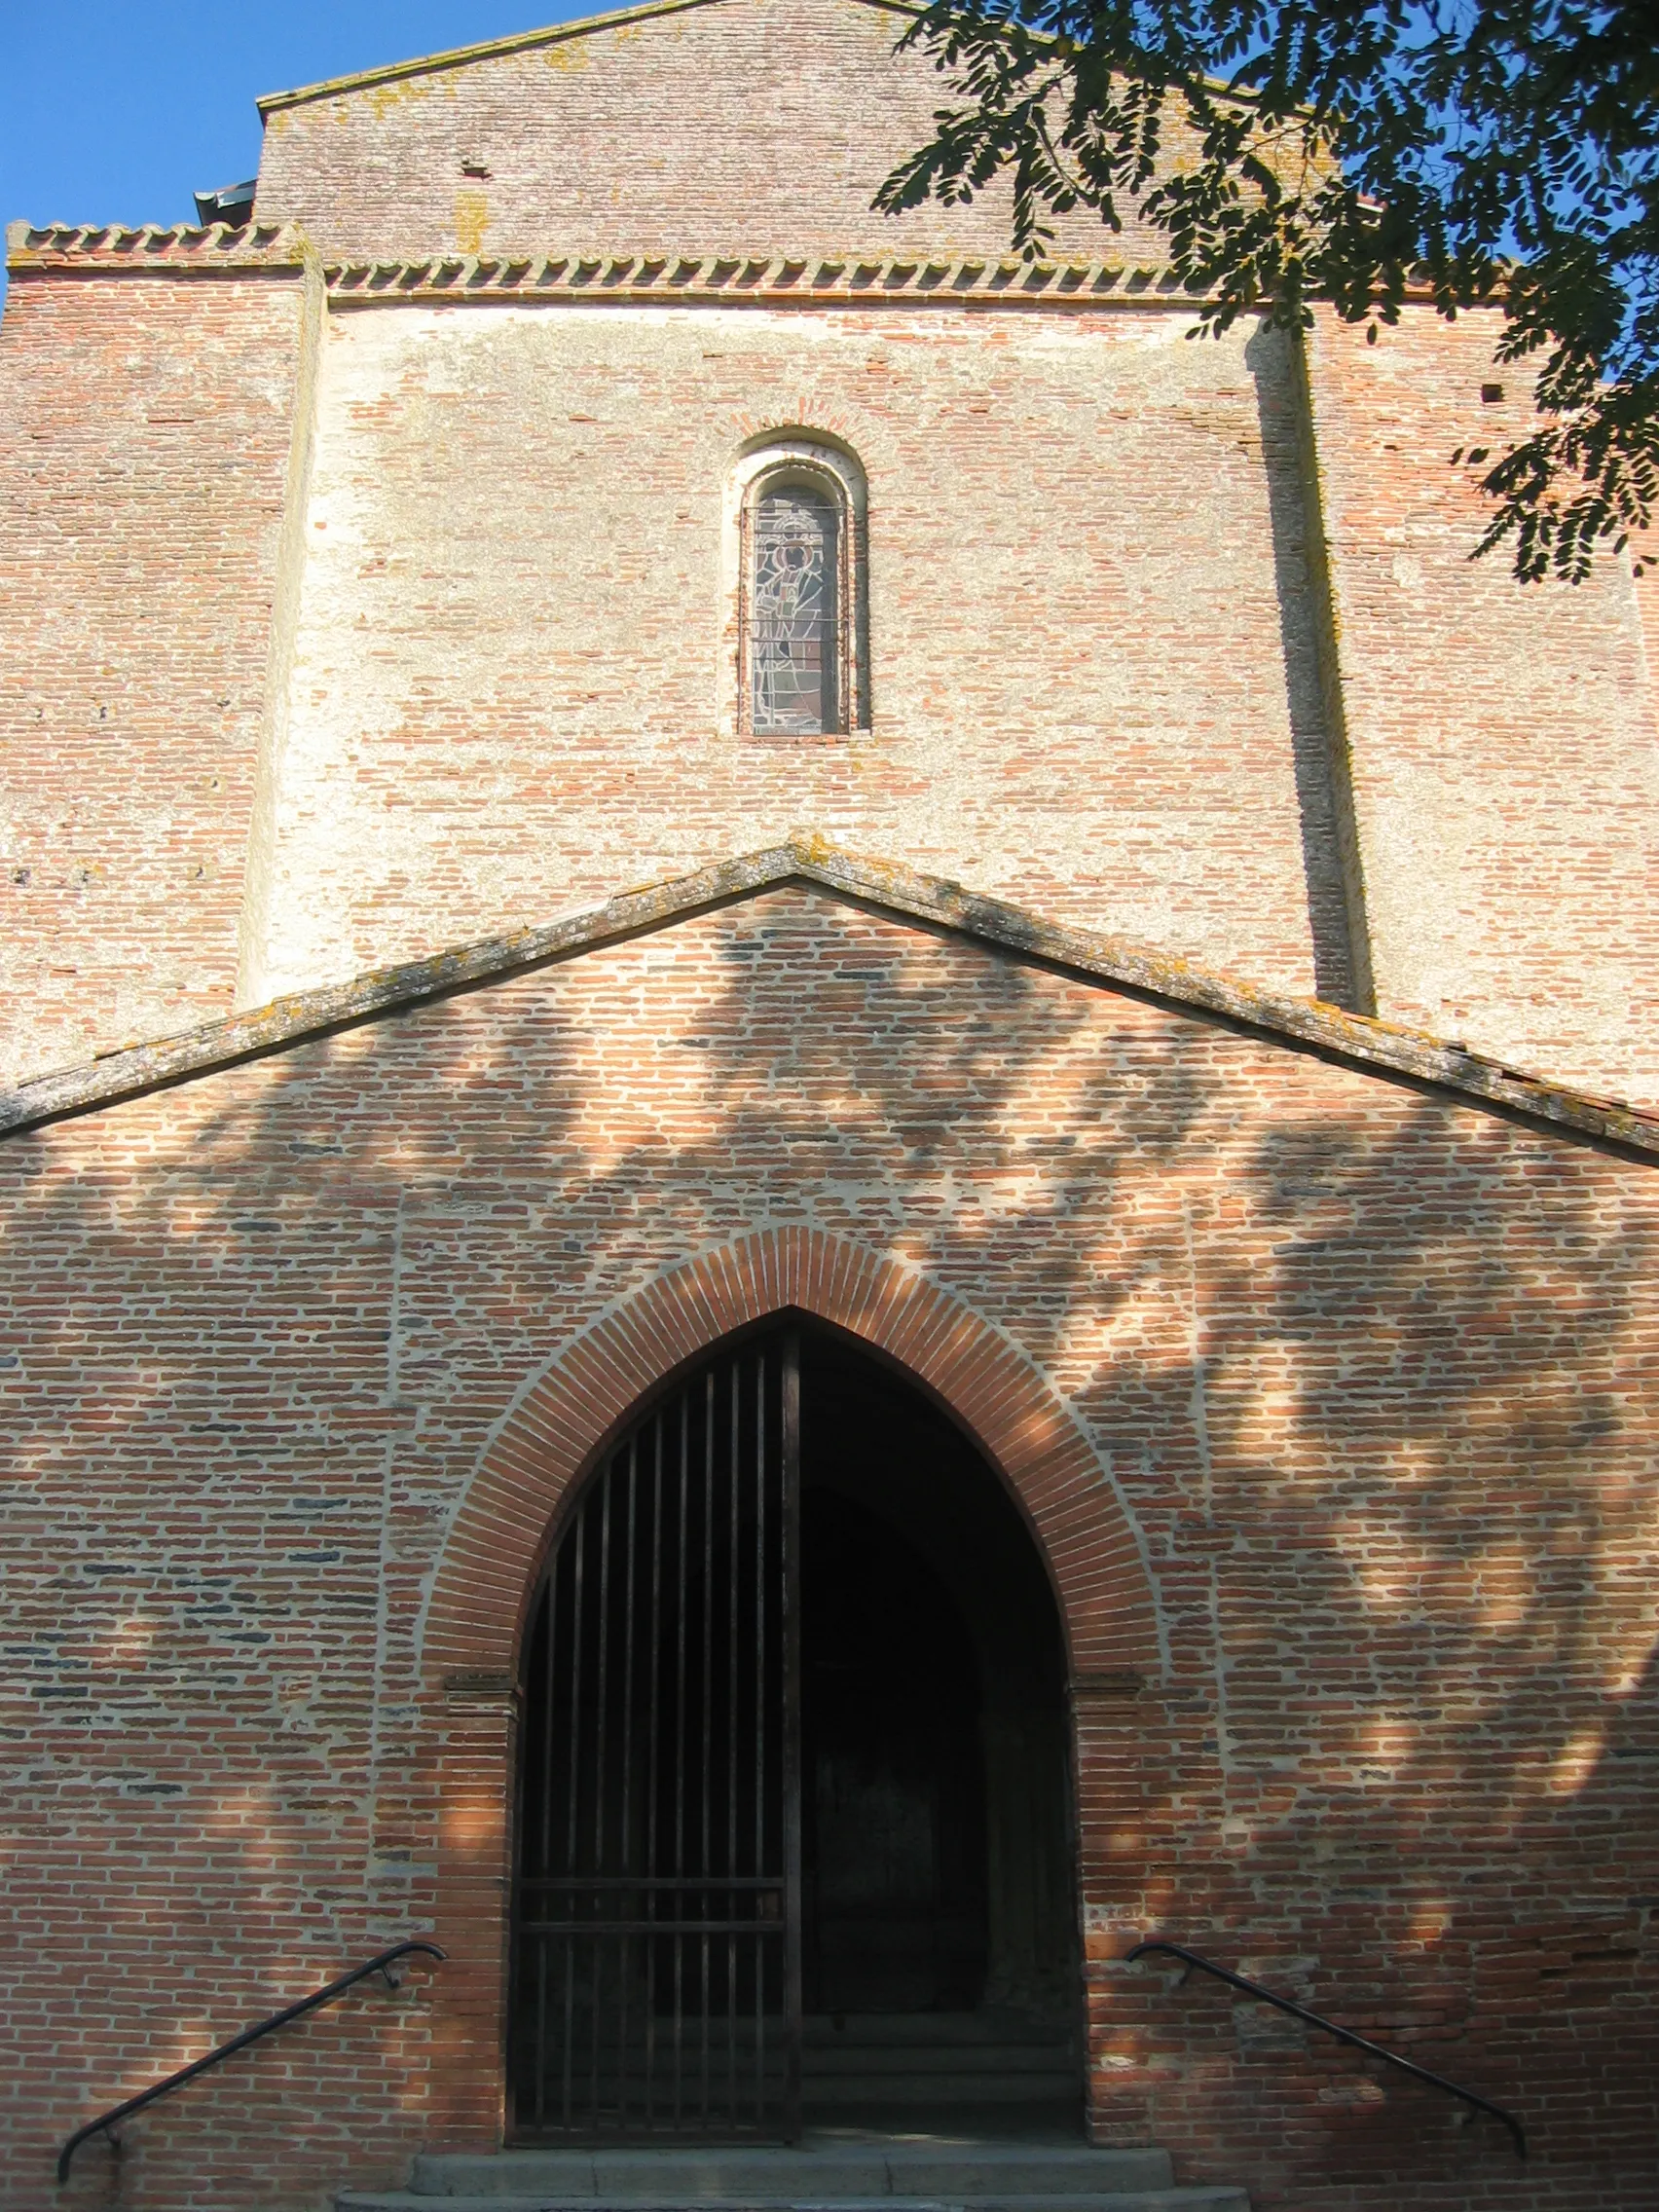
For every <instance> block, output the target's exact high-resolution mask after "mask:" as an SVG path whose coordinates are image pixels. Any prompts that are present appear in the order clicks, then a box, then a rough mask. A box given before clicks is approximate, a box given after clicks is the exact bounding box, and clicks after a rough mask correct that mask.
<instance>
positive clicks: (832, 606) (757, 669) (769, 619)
mask: <svg viewBox="0 0 1659 2212" xmlns="http://www.w3.org/2000/svg"><path fill="white" fill-rule="evenodd" d="M838 523H839V514H838V511H837V506H836V502H835V500H834V499H833V498H830V495H829V494H828V493H827V492H820V491H818V490H817V489H816V488H815V487H814V486H812V485H810V484H802V483H798V482H796V483H789V482H786V483H776V482H773V483H767V484H763V485H762V487H761V490H760V496H759V498H757V499H756V502H755V507H754V520H753V524H752V542H751V556H750V558H751V580H750V589H749V681H750V693H751V696H750V712H751V717H752V721H751V726H752V727H753V728H754V729H756V731H760V732H773V733H782V734H786V735H790V736H796V737H819V736H822V735H824V734H825V733H826V732H828V731H831V730H838V729H839V728H840V727H841V719H840V718H841V701H840V698H839V696H838V692H839V689H840V685H839V683H838V682H837V678H838V675H839V670H840V657H841V656H840V639H839V635H838V628H837V623H838V615H839V609H838V608H837V606H836V583H837V577H838V570H839V555H840V548H839V545H838V543H837V535H838V527H837V526H838Z"/></svg>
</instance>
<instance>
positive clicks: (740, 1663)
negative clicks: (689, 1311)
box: [509, 1332, 801, 2140]
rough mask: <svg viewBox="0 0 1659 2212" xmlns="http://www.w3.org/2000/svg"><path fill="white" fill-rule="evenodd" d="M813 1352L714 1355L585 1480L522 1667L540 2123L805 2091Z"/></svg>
mask: <svg viewBox="0 0 1659 2212" xmlns="http://www.w3.org/2000/svg"><path fill="white" fill-rule="evenodd" d="M799 1516H800V1353H799V1340H798V1338H797V1337H796V1336H795V1335H794V1334H793V1332H792V1333H789V1334H772V1335H769V1336H767V1337H764V1338H759V1339H752V1340H751V1341H750V1342H749V1343H747V1344H745V1345H742V1346H738V1347H736V1348H733V1349H730V1350H727V1351H724V1352H722V1353H720V1354H719V1355H718V1356H717V1357H715V1358H713V1359H711V1360H709V1361H708V1362H707V1363H705V1364H704V1365H703V1366H702V1367H700V1368H699V1369H697V1371H696V1372H695V1373H694V1374H693V1375H692V1376H691V1378H690V1379H689V1380H688V1381H687V1382H685V1383H682V1385H680V1386H679V1387H678V1388H676V1389H675V1390H674V1391H673V1393H672V1394H671V1395H669V1396H667V1397H665V1398H663V1399H661V1400H659V1401H658V1402H657V1403H656V1404H655V1405H654V1406H653V1407H652V1408H651V1410H650V1411H649V1412H648V1413H647V1414H645V1416H644V1417H643V1418H642V1419H640V1420H639V1421H638V1422H637V1423H636V1424H635V1426H634V1427H633V1428H632V1429H631V1430H630V1431H629V1433H628V1434H627V1435H626V1436H625V1437H624V1438H623V1440H622V1441H621V1443H620V1444H618V1445H617V1446H616V1448H615V1449H614V1450H613V1451H612V1452H611V1453H610V1455H609V1456H608V1458H607V1459H606V1461H605V1462H604V1464H603V1465H602V1466H601V1468H600V1470H599V1471H598V1473H597V1474H596V1475H595V1476H594V1477H593V1479H592V1480H591V1481H590V1482H589V1483H588V1485H587V1486H586V1488H585V1490H584V1491H583V1493H582V1494H581V1496H580V1498H579V1500H578V1501H577V1503H576V1506H575V1510H574V1512H573V1513H572V1515H571V1520H570V1521H569V1523H568V1524H567V1526H566V1529H565V1530H564V1533H563V1535H562V1536H561V1538H560V1541H559V1544H558V1547H557V1550H556V1551H555V1553H554V1556H553V1560H552V1563H551V1565H550V1567H549V1569H548V1574H547V1580H546V1583H545V1586H544V1588H543V1591H542V1594H541V1597H540V1600H539V1601H538V1604H537V1610H536V1615H535V1623H534V1626H533V1630H532V1635H531V1640H530V1644H529V1650H528V1660H527V1671H526V1678H525V1709H524V1721H525V1728H524V1738H523V1751H522V1757H521V1760H520V1792H521V1794H520V1804H519V1817H518V1861H517V1877H516V1888H515V1899H514V1919H513V1929H514V1934H513V1987H512V2011H511V2021H512V2027H511V2048H510V2063H509V2079H510V2082H511V2089H512V2105H513V2128H514V2133H515V2135H516V2136H517V2137H518V2138H519V2139H520V2140H524V2139H528V2138H535V2137H538V2136H539V2137H548V2136H568V2137H569V2136H573V2137H580V2138H583V2139H586V2140H604V2139H637V2138H642V2137H652V2136H656V2137H662V2136H687V2135H693V2136H706V2137H713V2136H718V2137H721V2138H728V2139H729V2138H732V2137H743V2136H756V2137H765V2138H771V2139H779V2138H782V2139H785V2140H793V2137H794V2136H795V2135H796V2134H797V2133H798V2131H799V2113H800V2012H801V1976H800V1958H801V1929H800V1922H801V1914H800V1811H799V1808H800V1780H799V1758H800V1751H799V1741H798V1729H799V1720H798V1715H799V1711H800V1697H799V1672H800V1618H799V1612H800V1608H799Z"/></svg>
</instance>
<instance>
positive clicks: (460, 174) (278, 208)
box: [256, 0, 1168, 267]
mask: <svg viewBox="0 0 1659 2212" xmlns="http://www.w3.org/2000/svg"><path fill="white" fill-rule="evenodd" d="M916 12H917V11H916V10H915V9H914V8H913V7H911V6H909V5H906V4H905V0H647V4H646V5H645V6H641V7H635V8H629V9H623V10H620V11H618V12H616V13H613V14H610V15H606V16H595V17H589V18H584V19H583V20H581V21H579V22H574V23H559V24H553V25H549V26H548V27H546V28H544V29H541V30H532V31H525V32H521V33H519V34H518V35H516V36H515V37H511V38H506V39H497V40H492V41H490V42H488V43H486V44H483V45H478V46H471V47H462V48H458V49H456V50H454V51H453V52H450V53H446V54H436V55H424V56H423V57H420V58H417V59H412V60H406V61H399V62H393V63H390V64H388V65H387V66H386V67H384V68H380V69H371V70H365V71H362V72H360V73H358V74H357V75H355V76H351V77H340V78H334V79H330V80H328V81H325V82H323V83H320V84H316V85H309V86H304V87H301V88H299V89H297V90H295V91H293V92H273V93H270V94H268V95H267V97H266V98H265V99H263V100H262V101H261V102H260V103H259V104H260V109H261V114H262V117H263V121H264V124H265V141H264V145H263V147H262V149H261V153H260V163H259V184H258V192H257V196H256V208H257V213H258V218H259V220H260V221H261V222H277V223H287V222H295V223H299V224H301V225H302V226H303V227H304V229H305V232H306V235H307V237H308V238H309V239H310V240H312V242H313V244H314V245H315V246H316V248H317V250H318V252H319V253H320V254H321V256H322V258H323V259H324V261H341V260H353V259H354V260H367V261H403V262H412V261H424V260H428V259H432V258H434V257H442V256H445V255H453V254H458V253H459V254H461V255H463V256H464V255H466V254H469V253H470V254H486V255H488V256H490V257H493V258H500V257H502V256H506V257H508V258H519V257H522V256H524V255H527V254H529V255H534V254H535V253H537V252H541V253H546V252H549V251H552V252H554V253H557V254H570V253H577V254H582V255H592V254H599V255H606V254H631V255H640V254H646V255H682V254H689V255H693V256H696V255H703V256H708V255H717V256H719V255H736V256H738V257H739V258H740V259H742V258H748V257H751V256H754V255H759V256H761V257H762V258H764V257H766V256H768V255H773V256H789V257H796V258H799V257H810V256H812V255H818V256H820V257H826V256H828V257H835V256H839V255H846V254H861V255H872V254H873V255H874V256H876V257H877V258H879V257H880V256H881V255H883V254H890V253H900V252H902V253H906V254H911V255H914V254H929V255H938V254H949V253H953V252H954V253H962V254H969V253H972V254H975V255H978V256H981V257H984V256H1000V255H1004V254H1006V253H1007V252H1008V251H1009V249H1010V240H1011V238H1012V221H1013V215H1012V194H1011V189H1010V184H1009V180H1008V179H1007V178H1003V179H999V180H997V181H996V182H994V183H992V184H990V185H988V186H987V187H986V188H985V189H984V191H982V192H979V193H977V194H976V195H975V196H974V198H973V200H972V202H971V203H960V204H957V203H952V204H950V205H948V206H947V205H946V204H944V203H942V202H940V201H939V200H937V199H931V200H929V201H927V202H926V203H923V204H922V205H920V206H917V207H912V208H909V209H907V210H905V211H904V212H903V213H902V214H896V215H890V214H877V213H876V212H875V211H874V208H873V206H872V202H873V200H874V198H875V195H876V193H877V192H878V190H879V188H880V186H881V184H882V182H883V180H884V179H885V178H886V177H887V176H888V175H890V174H891V172H892V171H893V170H894V169H895V168H896V167H897V166H899V165H900V164H901V163H902V162H903V161H904V160H905V159H906V158H907V157H908V156H909V155H910V154H912V153H913V152H914V151H915V149H916V148H917V147H918V146H920V145H922V144H923V143H925V141H926V140H927V139H928V138H929V137H930V136H931V134H932V132H933V129H934V127H935V126H934V117H935V115H936V113H937V111H938V109H939V107H940V101H941V98H944V97H948V96H949V87H948V85H947V83H946V80H945V79H943V78H941V77H940V74H939V72H938V70H937V69H936V68H935V66H934V61H933V58H932V56H931V55H927V54H924V53H919V52H911V51H906V52H904V53H899V52H897V51H896V49H897V47H898V44H899V41H900V39H901V38H902V36H903V33H904V31H905V30H906V29H908V27H909V26H910V23H911V22H912V20H913V18H914V16H915V14H916ZM1108 244H1109V245H1110V249H1111V250H1112V252H1113V253H1114V254H1118V253H1121V254H1122V255H1123V257H1124V260H1125V261H1126V262H1128V263H1129V264H1130V265H1131V266H1136V267H1140V266H1147V267H1153V266H1159V265H1161V263H1163V262H1164V261H1166V260H1167V258H1168V257H1167V251H1166V246H1165V241H1164V240H1162V239H1161V236H1155V235H1154V233H1153V232H1152V231H1151V229H1150V228H1149V227H1148V226H1147V225H1146V224H1145V223H1144V222H1142V221H1141V220H1140V218H1139V217H1137V216H1136V215H1134V214H1133V213H1132V212H1131V213H1130V214H1129V215H1128V216H1127V218H1126V220H1125V224H1124V231H1123V232H1122V233H1121V234H1115V235H1113V236H1112V237H1111V239H1110V240H1108V239H1107V236H1106V233H1105V232H1104V230H1103V228H1102V225H1101V223H1100V220H1099V218H1098V216H1097V215H1096V214H1094V213H1093V212H1091V211H1089V210H1074V211H1072V212H1071V213H1069V214H1067V215H1065V216H1062V217H1060V218H1058V219H1057V220H1056V223H1055V226H1054V249H1055V251H1056V253H1057V254H1059V255H1060V256H1061V257H1062V258H1065V259H1068V260H1079V261H1088V260H1091V259H1096V258H1098V257H1099V255H1100V253H1101V250H1102V248H1103V247H1105V246H1107V245H1108Z"/></svg>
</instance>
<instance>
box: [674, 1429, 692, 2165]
mask: <svg viewBox="0 0 1659 2212" xmlns="http://www.w3.org/2000/svg"><path fill="white" fill-rule="evenodd" d="M690 1457H691V1393H690V1391H689V1390H686V1391H685V1392H684V1394H683V1395H682V1398H681V1400H680V1547H679V1549H680V1557H679V1561H678V1571H679V1584H680V1613H679V1627H678V1645H679V1648H678V1661H679V1673H678V1676H677V1678H676V1682H675V1725H674V1871H675V1875H676V1877H677V1880H682V1879H683V1877H684V1873H685V1593H686V1575H687V1565H686V1563H687V1560H688V1557H689V1554H690V1550H691V1540H690V1531H689V1524H688V1520H687V1499H688V1496H689V1484H690ZM674 1895H675V1897H676V1898H677V1899H678V1898H679V1897H681V1896H682V1895H683V1893H682V1891H680V1890H678V1889H677V1890H676V1891H675V1892H674ZM684 2085H685V1938H684V1936H682V1935H681V1934H680V1932H679V1930H678V1929H677V1930H676V1931H675V1936H674V2124H675V2127H676V2128H677V2129H678V2127H679V2126H680V2122H681V2118H682V2111H683V2092H684Z"/></svg>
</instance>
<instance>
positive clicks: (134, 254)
mask: <svg viewBox="0 0 1659 2212" xmlns="http://www.w3.org/2000/svg"><path fill="white" fill-rule="evenodd" d="M302 252H303V233H302V232H301V230H300V227H299V225H298V224H297V223H243V224H240V225H237V224H233V223H173V224H164V223H9V224H8V225H7V226H6V260H7V265H8V267H9V268H11V269H13V270H19V269H41V268H53V267H56V266H58V265H70V264H72V265H74V266H76V267H81V266H89V265H90V266H92V267H93V268H111V269H131V268H146V267H149V266H151V265H153V264H155V265H163V266H166V267H168V268H202V267H212V268H226V267H230V268H240V267H243V266H246V267H249V268H261V269H264V268H270V267H271V266H272V265H274V264H276V265H278V266H282V267H287V266H292V267H294V268H296V269H297V268H298V267H299V266H300V263H301V258H302Z"/></svg>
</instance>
